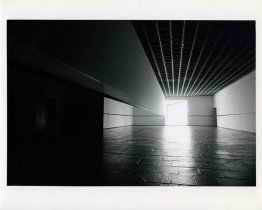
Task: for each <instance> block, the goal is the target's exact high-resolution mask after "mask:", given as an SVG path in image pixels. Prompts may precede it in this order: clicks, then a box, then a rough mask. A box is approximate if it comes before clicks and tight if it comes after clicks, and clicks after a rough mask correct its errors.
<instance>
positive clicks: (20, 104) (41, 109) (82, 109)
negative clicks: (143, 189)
mask: <svg viewBox="0 0 262 210" xmlns="http://www.w3.org/2000/svg"><path fill="white" fill-rule="evenodd" d="M7 120H8V171H7V178H8V185H95V184H96V179H98V177H97V174H98V171H99V163H100V161H99V153H100V149H101V144H102V129H103V96H102V95H99V94H97V93H96V92H94V91H92V90H90V89H87V88H84V87H81V86H79V85H76V84H74V83H70V82H67V81H64V80H61V79H58V78H55V77H52V76H49V75H45V74H44V73H41V72H40V71H37V70H35V69H32V68H30V67H28V66H25V65H23V64H21V63H18V62H14V61H11V60H9V61H8V119H7Z"/></svg>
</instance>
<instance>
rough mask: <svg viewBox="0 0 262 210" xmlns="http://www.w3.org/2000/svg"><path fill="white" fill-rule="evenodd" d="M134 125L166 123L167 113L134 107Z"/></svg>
mask: <svg viewBox="0 0 262 210" xmlns="http://www.w3.org/2000/svg"><path fill="white" fill-rule="evenodd" d="M133 117H134V118H133V119H134V125H165V115H159V114H157V113H154V112H152V111H149V110H145V109H142V108H138V107H134V116H133Z"/></svg>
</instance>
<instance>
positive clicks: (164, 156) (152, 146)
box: [100, 126, 256, 186]
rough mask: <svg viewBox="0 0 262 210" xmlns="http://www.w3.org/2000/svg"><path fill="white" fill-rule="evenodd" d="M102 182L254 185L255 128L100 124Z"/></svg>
mask: <svg viewBox="0 0 262 210" xmlns="http://www.w3.org/2000/svg"><path fill="white" fill-rule="evenodd" d="M102 158H103V161H102V163H103V165H102V177H101V183H100V184H101V185H105V186H168V185H171V186H174V185H175V186H176V185H177V186H255V185H256V136H255V134H254V133H248V132H242V131H236V130H230V129H225V128H216V127H201V126H128V127H119V128H111V129H105V130H104V143H103V156H102Z"/></svg>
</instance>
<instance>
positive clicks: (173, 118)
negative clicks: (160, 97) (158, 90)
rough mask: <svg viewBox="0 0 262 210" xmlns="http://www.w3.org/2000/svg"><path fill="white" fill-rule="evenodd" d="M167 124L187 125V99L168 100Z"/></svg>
mask: <svg viewBox="0 0 262 210" xmlns="http://www.w3.org/2000/svg"><path fill="white" fill-rule="evenodd" d="M165 111H166V125H187V101H186V100H166V110H165Z"/></svg>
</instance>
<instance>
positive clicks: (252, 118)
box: [214, 71, 256, 132]
mask: <svg viewBox="0 0 262 210" xmlns="http://www.w3.org/2000/svg"><path fill="white" fill-rule="evenodd" d="M255 83H256V79H255V71H253V72H251V73H250V74H248V75H246V76H245V77H243V78H241V79H240V80H238V81H236V82H235V83H233V84H232V85H230V86H228V87H226V88H224V89H223V90H221V91H219V92H218V93H216V94H215V96H214V98H215V107H216V108H217V126H218V127H224V128H231V129H236V130H242V131H249V132H256V90H255Z"/></svg>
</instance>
